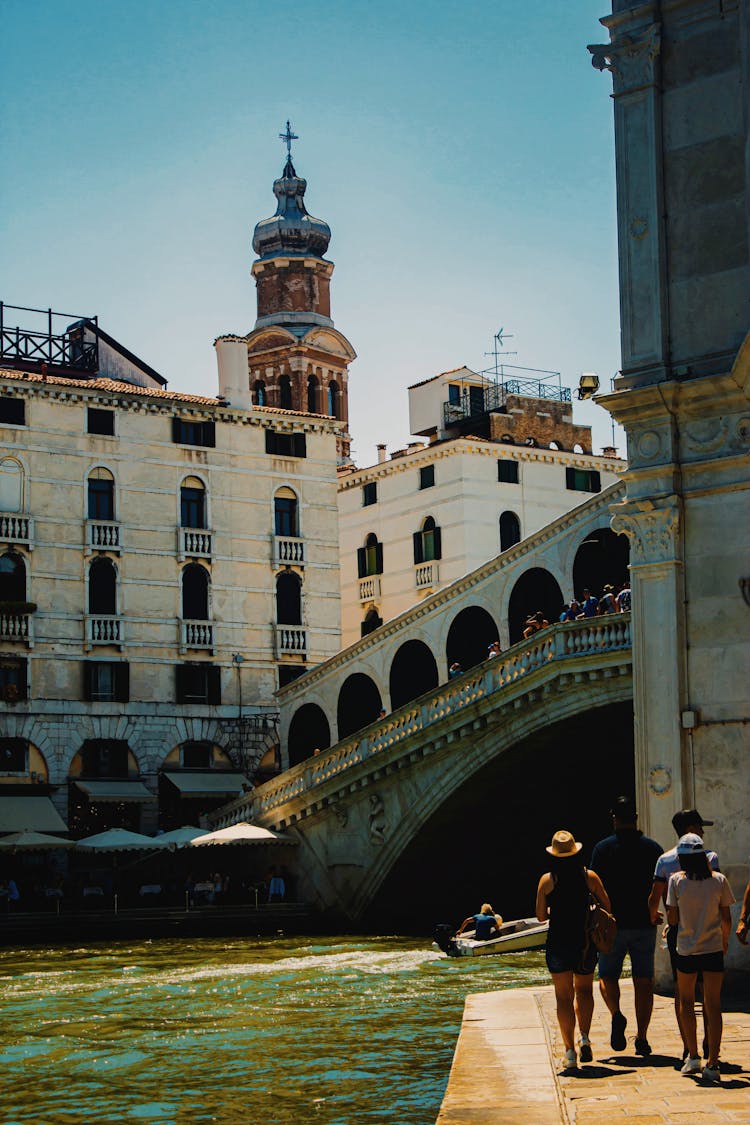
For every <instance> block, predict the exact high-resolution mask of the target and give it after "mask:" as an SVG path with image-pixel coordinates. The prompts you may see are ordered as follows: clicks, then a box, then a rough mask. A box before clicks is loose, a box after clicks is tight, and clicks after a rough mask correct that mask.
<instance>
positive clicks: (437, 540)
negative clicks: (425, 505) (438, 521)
mask: <svg viewBox="0 0 750 1125" xmlns="http://www.w3.org/2000/svg"><path fill="white" fill-rule="evenodd" d="M432 542H433V543H434V544H435V558H436V559H442V557H443V543H442V537H441V535H440V528H439V527H436V528H435V530H434V531H433V533H432Z"/></svg>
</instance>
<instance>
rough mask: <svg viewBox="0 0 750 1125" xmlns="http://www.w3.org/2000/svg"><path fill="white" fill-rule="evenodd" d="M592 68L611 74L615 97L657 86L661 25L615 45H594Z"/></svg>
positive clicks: (622, 39) (629, 36)
mask: <svg viewBox="0 0 750 1125" xmlns="http://www.w3.org/2000/svg"><path fill="white" fill-rule="evenodd" d="M588 50H589V51H590V52H591V65H592V66H593V67H595V68H596V70H610V71H611V72H612V81H613V84H614V93H615V97H617V96H618V95H620V94H627V93H630V92H631V91H632V90H639V89H642V88H643V87H644V86H652V85H654V84H655V82H656V67H655V65H654V60H655V59H656V57H657V55H658V54H659V52H660V50H661V24H658V23H653V24H651V26H650V27H648V28H647V29H646V30H645V31H644V32H643V33H642V34H640V35H622V36H621V37H620V38H619V39H617V40H616V41H615V42H613V43H605V44H591V45H589V47H588Z"/></svg>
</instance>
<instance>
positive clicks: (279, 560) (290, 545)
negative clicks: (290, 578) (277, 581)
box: [273, 535, 305, 567]
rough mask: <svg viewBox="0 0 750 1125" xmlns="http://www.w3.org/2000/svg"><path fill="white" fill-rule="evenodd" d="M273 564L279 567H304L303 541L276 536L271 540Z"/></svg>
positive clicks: (286, 536) (289, 536) (287, 536)
mask: <svg viewBox="0 0 750 1125" xmlns="http://www.w3.org/2000/svg"><path fill="white" fill-rule="evenodd" d="M273 564H274V566H275V567H279V566H304V565H305V541H304V539H298V538H296V537H293V536H291V535H276V536H274V540H273Z"/></svg>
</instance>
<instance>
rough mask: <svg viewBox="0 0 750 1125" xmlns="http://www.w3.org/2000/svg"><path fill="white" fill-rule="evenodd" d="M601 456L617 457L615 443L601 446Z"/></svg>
mask: <svg viewBox="0 0 750 1125" xmlns="http://www.w3.org/2000/svg"><path fill="white" fill-rule="evenodd" d="M602 457H617V446H616V445H605V446H602Z"/></svg>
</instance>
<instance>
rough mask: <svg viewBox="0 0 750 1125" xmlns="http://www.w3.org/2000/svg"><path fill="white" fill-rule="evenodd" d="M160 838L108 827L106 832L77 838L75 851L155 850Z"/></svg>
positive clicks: (157, 847) (158, 846)
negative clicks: (80, 838) (81, 838)
mask: <svg viewBox="0 0 750 1125" xmlns="http://www.w3.org/2000/svg"><path fill="white" fill-rule="evenodd" d="M160 840H161V837H159V838H157V839H153V838H152V837H151V836H142V835H141V834H140V832H129V831H128V830H127V829H126V828H108V829H107V831H106V832H97V834H96V835H95V836H86V837H84V839H83V840H77V841H76V851H82V852H86V851H89V852H131V851H140V850H141V849H143V848H150V849H151V851H156V850H158V849H159V848H160V847H161V846H162V845H161V843H160ZM165 846H166V845H165Z"/></svg>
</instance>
